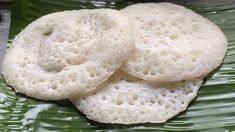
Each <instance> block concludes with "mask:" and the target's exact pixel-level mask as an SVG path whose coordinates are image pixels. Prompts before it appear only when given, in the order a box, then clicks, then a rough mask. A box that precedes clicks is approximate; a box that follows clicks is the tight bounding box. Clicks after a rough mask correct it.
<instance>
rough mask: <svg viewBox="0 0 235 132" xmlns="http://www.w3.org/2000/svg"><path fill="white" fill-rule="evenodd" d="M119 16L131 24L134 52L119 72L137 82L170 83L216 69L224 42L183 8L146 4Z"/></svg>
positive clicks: (212, 28)
mask: <svg viewBox="0 0 235 132" xmlns="http://www.w3.org/2000/svg"><path fill="white" fill-rule="evenodd" d="M122 12H123V13H124V14H125V15H126V16H127V17H128V18H129V19H130V20H131V21H132V25H133V30H134V33H135V42H134V44H135V48H134V50H133V53H132V55H131V56H130V58H129V60H128V61H127V62H126V63H125V64H124V65H123V66H122V67H121V69H122V70H123V71H125V72H126V73H128V74H131V75H132V76H135V77H137V78H140V79H144V80H150V81H157V82H172V81H179V80H186V79H192V78H195V77H199V76H201V75H204V74H207V73H209V72H211V71H212V70H214V69H215V68H217V67H218V66H219V65H220V64H221V62H222V60H223V58H224V56H225V53H226V50H227V40H226V37H225V36H224V34H223V32H222V31H221V30H220V29H219V28H218V27H217V26H216V25H215V24H213V23H212V22H211V21H209V20H208V19H206V18H204V17H202V16H201V15H199V14H196V13H195V12H193V11H191V10H189V9H186V8H185V7H183V6H180V5H176V4H170V3H146V4H135V5H131V6H128V7H126V8H124V9H123V10H122Z"/></svg>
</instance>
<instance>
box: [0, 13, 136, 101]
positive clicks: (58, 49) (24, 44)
mask: <svg viewBox="0 0 235 132" xmlns="http://www.w3.org/2000/svg"><path fill="white" fill-rule="evenodd" d="M127 27H130V25H129V22H128V20H127V19H126V18H125V16H124V15H122V14H121V13H120V12H119V11H117V10H111V9H94V10H78V11H75V10H74V11H64V12H57V13H53V14H49V15H46V16H43V17H41V18H39V19H38V20H36V21H34V22H33V23H31V24H30V25H28V26H27V27H26V28H25V29H24V30H23V31H22V32H21V33H20V34H19V35H17V36H16V37H15V39H14V40H13V43H12V44H11V47H10V48H9V50H8V51H7V53H6V55H5V59H4V61H3V67H2V72H3V75H4V78H5V80H6V82H7V84H9V85H11V86H12V87H13V88H14V89H15V90H16V91H17V92H20V93H24V94H26V95H28V96H31V97H34V98H38V99H42V100H59V99H66V98H69V97H72V96H77V95H79V94H84V93H87V92H89V91H92V90H94V89H95V88H96V87H97V85H99V84H101V83H102V82H103V81H105V80H106V79H107V78H108V77H109V76H110V75H111V74H112V73H113V72H114V71H115V70H116V69H118V68H119V67H120V66H121V64H122V63H123V61H125V60H126V59H127V57H128V56H129V54H130V52H131V49H132V47H133V46H132V43H133V42H132V31H131V28H127Z"/></svg>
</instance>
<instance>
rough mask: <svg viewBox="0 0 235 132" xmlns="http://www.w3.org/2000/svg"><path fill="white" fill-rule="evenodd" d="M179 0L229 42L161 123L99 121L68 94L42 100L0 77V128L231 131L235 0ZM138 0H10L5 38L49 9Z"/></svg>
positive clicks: (109, 5) (123, 4)
mask: <svg viewBox="0 0 235 132" xmlns="http://www.w3.org/2000/svg"><path fill="white" fill-rule="evenodd" d="M171 1H172V0H171ZM182 1H183V0H178V1H177V0H176V1H175V3H178V4H182V5H184V6H186V7H188V8H191V9H193V10H194V11H196V12H198V13H200V14H202V15H203V16H205V17H207V18H208V19H210V20H211V21H213V22H214V23H216V24H217V25H218V26H219V27H220V28H221V29H222V30H223V32H224V33H225V34H226V36H227V38H228V42H229V48H228V52H227V55H226V58H225V59H224V62H223V64H222V66H221V67H219V68H218V69H217V70H215V71H214V73H213V74H211V75H210V76H208V78H207V79H206V81H205V83H204V85H203V86H202V87H201V89H200V91H199V93H198V96H197V98H196V99H195V100H194V101H193V102H192V103H191V104H190V106H189V107H188V109H187V110H186V111H185V112H182V113H180V114H179V115H178V116H176V117H174V118H172V119H171V120H169V121H167V122H166V123H164V124H148V123H147V124H137V125H110V124H100V123H96V122H93V121H91V120H88V119H86V118H85V116H84V115H83V114H81V113H79V112H78V111H77V110H76V109H75V108H74V107H73V106H72V105H71V103H69V102H68V101H67V100H65V101H57V102H45V101H39V100H35V99H32V98H29V97H26V96H24V95H21V94H15V92H14V90H13V89H12V88H10V87H8V86H7V85H6V83H5V81H4V80H3V79H0V131H87V132H90V131H96V130H100V131H106V130H115V131H213V132H214V131H234V130H235V3H234V1H233V0H198V1H194V0H187V2H185V1H184V2H182ZM136 2H137V1H128V2H126V1H124V0H118V1H117V2H111V0H109V1H106V2H103V1H102V0H98V1H94V0H93V1H86V0H80V1H79V0H13V5H12V16H11V19H12V21H11V27H10V34H9V38H10V40H11V39H12V38H14V36H15V35H16V34H18V33H19V32H20V31H21V30H22V29H23V28H24V27H25V26H26V25H27V24H29V23H30V22H32V21H33V20H35V19H37V18H38V17H40V16H42V15H45V14H48V13H51V12H56V11H62V10H72V9H83V8H89V9H92V8H104V7H106V8H116V9H121V8H124V7H126V6H127V5H129V4H133V3H136ZM138 2H141V1H139V0H138Z"/></svg>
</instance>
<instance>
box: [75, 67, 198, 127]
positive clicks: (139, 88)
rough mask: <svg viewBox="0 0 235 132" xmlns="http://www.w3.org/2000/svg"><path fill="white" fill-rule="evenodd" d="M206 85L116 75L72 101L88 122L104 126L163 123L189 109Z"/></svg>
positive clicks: (117, 73)
mask: <svg viewBox="0 0 235 132" xmlns="http://www.w3.org/2000/svg"><path fill="white" fill-rule="evenodd" d="M202 81H203V78H196V79H193V80H188V81H180V82H174V83H165V84H164V83H161V84H158V83H155V82H149V81H144V80H140V79H137V78H134V77H132V76H130V75H128V74H126V73H123V72H122V71H116V72H115V73H114V74H113V75H112V76H111V77H110V78H109V79H108V80H107V81H105V82H104V83H103V84H101V85H100V86H99V87H98V88H97V89H96V90H95V91H93V92H92V93H90V94H88V95H86V96H84V97H83V98H81V97H79V98H73V99H71V101H72V102H73V104H74V105H75V106H76V107H77V109H78V110H79V111H81V112H82V113H84V114H85V115H86V117H87V118H89V119H91V120H94V121H97V122H101V123H112V124H135V123H147V122H150V123H163V122H165V121H167V120H168V119H170V118H172V117H173V116H175V115H177V114H178V113H179V112H181V111H184V110H185V109H186V108H187V106H188V104H189V103H190V101H191V100H192V99H193V98H194V97H196V95H197V92H198V89H199V87H200V86H201V85H202Z"/></svg>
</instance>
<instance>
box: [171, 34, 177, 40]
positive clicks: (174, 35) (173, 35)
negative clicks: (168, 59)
mask: <svg viewBox="0 0 235 132" xmlns="http://www.w3.org/2000/svg"><path fill="white" fill-rule="evenodd" d="M177 38H178V35H177V34H172V35H170V39H171V40H175V39H177Z"/></svg>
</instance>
